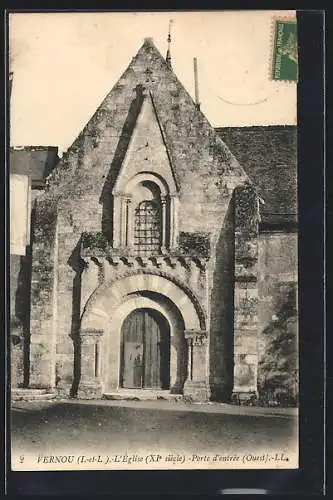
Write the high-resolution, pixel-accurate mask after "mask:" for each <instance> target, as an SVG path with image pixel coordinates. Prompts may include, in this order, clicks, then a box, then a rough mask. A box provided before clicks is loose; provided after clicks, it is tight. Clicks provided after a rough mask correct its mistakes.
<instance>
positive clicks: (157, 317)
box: [120, 308, 170, 389]
mask: <svg viewBox="0 0 333 500" xmlns="http://www.w3.org/2000/svg"><path fill="white" fill-rule="evenodd" d="M120 360H121V362H120V387H123V388H128V389H133V388H136V389H140V388H146V389H148V388H152V389H169V388H170V326H169V323H168V321H167V319H166V318H165V317H164V316H163V314H162V313H160V312H159V311H157V310H155V309H150V308H140V309H135V310H134V311H132V312H131V313H130V314H129V315H128V316H127V317H126V318H125V320H124V322H123V324H122V328H121V356H120Z"/></svg>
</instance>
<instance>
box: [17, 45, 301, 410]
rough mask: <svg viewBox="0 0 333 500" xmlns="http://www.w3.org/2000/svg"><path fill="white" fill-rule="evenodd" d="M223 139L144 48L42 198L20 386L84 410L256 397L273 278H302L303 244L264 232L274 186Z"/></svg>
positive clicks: (292, 235) (289, 233)
mask: <svg viewBox="0 0 333 500" xmlns="http://www.w3.org/2000/svg"><path fill="white" fill-rule="evenodd" d="M224 134H225V136H226V139H228V130H225V131H223V129H221V130H215V129H214V128H212V126H211V125H210V124H209V122H208V121H207V119H206V118H205V116H204V115H203V113H202V112H201V110H200V109H199V107H198V106H197V105H196V104H195V103H194V102H193V100H192V98H191V97H190V96H189V94H188V93H187V91H186V90H185V89H184V88H183V86H182V84H181V83H180V82H179V80H178V79H177V77H176V75H175V73H174V72H173V71H172V68H171V67H170V64H168V62H167V61H166V60H165V59H164V58H163V57H162V56H161V54H160V53H159V52H158V50H157V49H156V47H155V46H154V44H153V42H152V40H151V39H145V41H144V43H143V45H142V47H141V48H140V50H139V51H138V53H137V55H136V56H135V57H134V58H133V59H132V61H131V63H130V65H129V66H128V68H127V69H126V71H125V72H124V74H123V75H122V76H121V78H120V79H119V81H118V82H117V84H116V85H115V86H114V87H113V89H112V90H111V92H110V93H109V94H108V95H107V97H106V98H105V100H104V101H103V102H102V104H101V105H100V107H99V108H98V109H97V111H96V113H95V114H94V115H93V117H92V118H91V120H90V121H89V122H88V124H87V125H86V127H85V128H84V130H83V131H82V132H81V134H80V135H79V137H78V138H77V139H76V141H75V142H74V143H73V144H72V146H70V148H69V149H68V151H67V152H66V153H65V154H64V155H63V157H62V159H61V160H60V161H59V163H58V164H57V166H56V167H55V168H54V169H53V170H52V172H51V174H50V175H49V176H48V178H47V183H46V186H45V189H43V190H42V191H41V192H40V193H39V194H38V196H37V197H36V200H35V204H34V209H33V224H32V240H31V276H30V278H29V279H30V281H29V287H30V290H29V294H28V295H29V306H28V308H29V321H28V329H29V333H28V334H27V335H28V337H29V341H28V347H27V342H26V341H25V343H24V342H23V344H24V345H25V347H24V345H23V344H22V346H23V347H22V349H23V350H24V349H25V350H26V351H27V353H26V355H25V357H26V361H22V363H24V362H25V363H26V364H27V365H28V373H27V374H26V377H25V382H22V380H23V379H22V377H21V385H26V386H27V387H29V388H46V389H50V390H52V391H55V392H57V393H58V394H60V395H62V396H65V397H69V396H77V397H80V398H101V397H103V395H107V394H109V393H114V392H121V391H124V390H126V389H130V390H131V391H135V390H144V389H149V390H153V391H165V392H169V393H171V394H183V395H184V396H185V397H187V398H189V399H191V400H194V401H207V400H210V399H211V400H217V401H228V400H230V398H231V397H232V395H233V394H236V395H239V394H247V395H250V394H257V393H258V369H259V368H258V367H259V361H260V349H261V343H260V335H259V331H260V329H261V325H262V317H263V316H265V314H266V316H267V318H268V319H267V318H266V320H267V321H269V318H271V317H272V314H273V313H274V311H273V309H274V307H273V306H272V304H273V302H274V297H273V296H274V292H272V290H273V285H274V283H273V282H272V279H271V278H272V276H279V277H280V278H281V275H284V278H283V276H282V281H283V282H285V281H289V282H290V281H292V282H297V233H296V232H295V231H294V230H290V229H288V228H287V226H288V224H289V226H288V227H289V228H290V227H291V226H292V225H293V224H294V221H293V220H292V221H291V220H290V216H289V215H290V214H289V215H288V217H289V220H283V221H282V222H281V220H277V219H276V220H273V219H274V216H275V218H276V214H275V215H274V214H272V213H270V214H269V215H268V216H267V217H266V218H267V220H265V206H266V205H265V203H266V200H265V199H264V195H263V190H262V189H260V186H258V184H257V183H256V182H254V181H253V176H251V173H249V172H248V171H247V170H245V169H244V167H243V166H242V165H241V164H240V163H239V161H238V159H236V157H235V156H234V154H233V153H232V152H231V150H230V149H229V147H228V146H227V143H228V141H227V140H226V139H225V138H224V137H223V136H224ZM229 135H230V134H229ZM235 137H236V136H235V134H234V136H233V138H234V139H235ZM275 137H276V136H275ZM236 139H237V138H236ZM231 142H232V141H231ZM244 143H245V141H243V142H242V144H244ZM237 148H238V149H239V141H237V140H236V141H235V149H237ZM291 152H292V153H293V152H294V154H296V153H295V151H294V150H292V149H291ZM264 161H265V160H264ZM293 172H294V171H293ZM255 174H256V175H257V174H258V171H257V170H256V172H255ZM256 175H255V176H254V177H256ZM257 176H258V175H257ZM259 178H261V179H262V178H264V176H262V175H261V174H260V172H259ZM268 183H269V181H268ZM295 183H296V180H295V179H294V184H295ZM266 187H267V182H266ZM275 188H278V191H279V192H280V195H281V190H280V189H279V186H275ZM272 190H273V191H274V185H271V191H272ZM282 191H283V189H282ZM274 196H275V195H274V194H273V197H272V196H271V199H273V204H274V203H275V205H274V206H275V207H276V203H278V202H279V200H278V201H277V202H276V200H274ZM278 196H279V194H278ZM282 198H283V197H282V195H281V196H280V199H282ZM281 203H282V204H283V203H284V202H283V201H282V202H281ZM288 211H289V212H293V215H292V217H293V216H294V215H295V214H294V212H295V209H294V207H292V208H290V207H289V208H288ZM271 212H272V210H271ZM264 223H266V231H265V230H263V231H262V230H261V228H262V227H264V226H263V224H264ZM274 224H275V226H276V225H277V226H279V224H280V226H279V228H278V231H277V232H276V231H275V232H274V230H273V229H274ZM281 224H282V226H281ZM272 227H273V229H272ZM281 227H282V229H281ZM286 228H287V229H286ZM275 229H276V228H275ZM263 249H264V250H263ZM274 252H275V255H274ZM271 259H272V260H271ZM288 259H289V261H288ZM274 265H275V266H277V269H276V270H275V271H273V267H274ZM265 266H266V267H265ZM285 266H287V268H288V269H284V267H285ZM264 269H265V272H263V270H264ZM274 273H275V274H274ZM281 273H282V274H281ZM270 279H271V281H270ZM273 281H274V279H273ZM270 283H271V284H270ZM272 283H273V284H272ZM265 286H266V291H265ZM274 286H275V285H274ZM263 291H264V292H263ZM262 293H263V294H264V296H262ZM268 303H269V304H270V305H267V304H268ZM272 307H273V309H272ZM263 308H264V309H263ZM23 357H24V356H23ZM18 385H20V383H19V382H18Z"/></svg>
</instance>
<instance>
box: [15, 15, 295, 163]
mask: <svg viewBox="0 0 333 500" xmlns="http://www.w3.org/2000/svg"><path fill="white" fill-rule="evenodd" d="M9 17H10V18H9V70H10V71H13V73H14V79H13V87H12V97H11V138H10V139H11V145H13V146H25V145H33V146H38V145H48V146H58V147H59V152H60V154H61V153H62V152H63V151H65V150H66V149H67V148H68V147H69V146H70V145H71V144H72V142H73V141H74V140H75V138H76V137H77V136H78V135H79V133H80V131H81V130H82V129H83V127H84V126H85V124H86V123H87V122H88V120H89V119H90V118H91V116H92V115H93V114H94V112H95V111H96V109H97V107H98V106H99V105H100V103H101V102H102V100H103V99H104V98H105V96H106V95H107V94H108V92H109V91H110V90H111V88H112V87H113V85H114V84H115V83H116V82H117V80H118V79H119V77H120V76H121V74H122V73H123V72H124V70H125V69H126V68H127V66H128V65H129V63H130V61H131V59H132V57H133V56H134V55H135V54H136V52H137V51H138V50H139V48H140V46H141V45H142V43H143V41H144V38H145V37H152V38H153V40H154V43H155V45H156V47H157V48H158V49H159V50H160V52H161V53H162V55H163V56H165V54H166V50H167V34H168V25H169V20H170V19H171V20H172V21H173V23H172V28H171V29H172V31H171V34H172V45H171V54H172V64H173V69H174V71H175V73H176V75H177V76H178V78H179V80H180V81H181V82H182V83H183V85H184V86H185V88H186V89H187V91H188V92H189V93H190V94H191V95H192V97H194V78H193V57H196V58H197V60H198V73H199V95H200V102H201V109H202V111H203V112H204V114H205V115H206V117H207V119H208V120H209V121H210V123H211V124H212V125H213V126H214V127H217V126H220V127H222V126H249V125H270V124H271V125H275V124H282V125H283V124H288V125H289V124H296V120H297V118H296V92H297V89H296V83H291V82H277V81H272V80H271V77H270V74H271V65H272V55H273V45H274V43H273V40H274V19H275V17H295V12H294V11H269V10H267V11H215V12H214V11H213V12H212V11H209V12H208V11H207V12H204V11H200V12H157V13H149V12H147V13H146V12H106V13H101V12H95V13H92V12H89V13H88V12H84V13H83V12H81V13H73V12H72V13H71V12H61V13H47V12H43V13H13V14H10V16H9Z"/></svg>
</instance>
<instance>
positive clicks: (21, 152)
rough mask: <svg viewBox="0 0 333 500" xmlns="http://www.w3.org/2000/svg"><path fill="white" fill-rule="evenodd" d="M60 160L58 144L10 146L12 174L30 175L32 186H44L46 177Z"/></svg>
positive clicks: (10, 168)
mask: <svg viewBox="0 0 333 500" xmlns="http://www.w3.org/2000/svg"><path fill="white" fill-rule="evenodd" d="M58 161H59V157H58V148H57V147H56V146H22V147H12V148H10V156H9V170H10V173H11V174H21V175H29V176H30V177H31V182H32V188H35V187H36V188H38V187H43V185H44V183H45V179H46V177H47V176H48V175H49V174H50V173H51V172H52V170H53V169H54V168H55V166H56V165H57V163H58Z"/></svg>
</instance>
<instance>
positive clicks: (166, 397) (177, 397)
mask: <svg viewBox="0 0 333 500" xmlns="http://www.w3.org/2000/svg"><path fill="white" fill-rule="evenodd" d="M103 399H108V400H116V401H156V400H161V401H174V402H175V401H183V400H184V397H183V395H182V394H170V392H169V391H149V390H137V391H136V390H133V391H126V390H123V391H114V392H106V393H104V394H103Z"/></svg>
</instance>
